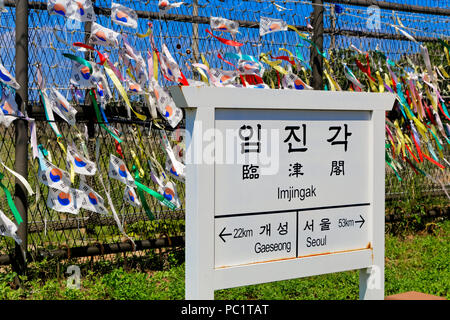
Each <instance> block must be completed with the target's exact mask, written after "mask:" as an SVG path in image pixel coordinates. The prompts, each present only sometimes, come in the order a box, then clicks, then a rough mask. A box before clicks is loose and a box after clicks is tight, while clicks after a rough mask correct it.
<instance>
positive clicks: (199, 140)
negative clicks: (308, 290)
mask: <svg viewBox="0 0 450 320" xmlns="http://www.w3.org/2000/svg"><path fill="white" fill-rule="evenodd" d="M171 93H172V96H173V98H174V100H175V102H176V104H177V105H178V106H179V107H182V108H184V109H185V110H186V147H187V154H186V299H195V300H197V299H214V290H219V289H225V288H231V287H237V286H244V285H253V284H258V283H265V282H272V281H280V280H287V279H293V278H301V277H307V276H314V275H319V274H325V273H332V272H342V271H347V270H360V299H384V177H385V167H384V154H385V153H384V148H385V145H384V139H385V112H386V111H387V110H390V109H391V108H392V106H393V104H394V99H395V98H394V96H393V95H391V94H374V93H354V92H329V91H296V90H261V89H241V88H198V87H173V88H171Z"/></svg>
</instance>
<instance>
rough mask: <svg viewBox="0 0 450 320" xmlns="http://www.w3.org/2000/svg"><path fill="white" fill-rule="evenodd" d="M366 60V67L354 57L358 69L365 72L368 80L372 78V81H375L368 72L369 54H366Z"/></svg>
mask: <svg viewBox="0 0 450 320" xmlns="http://www.w3.org/2000/svg"><path fill="white" fill-rule="evenodd" d="M366 61H367V67H365V66H363V64H362V63H361V62H360V61H359V60H358V59H356V65H357V66H358V68H359V70H361V71H362V72H364V73H365V74H367V76H368V77H369V78H370V80H372V81H373V82H376V80H375V79H374V77H372V75H371V74H370V63H369V54H366Z"/></svg>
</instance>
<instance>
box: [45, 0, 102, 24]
mask: <svg viewBox="0 0 450 320" xmlns="http://www.w3.org/2000/svg"><path fill="white" fill-rule="evenodd" d="M47 10H48V12H49V13H50V14H51V15H53V14H56V15H60V16H62V17H64V18H68V19H73V20H77V21H80V22H88V21H95V19H96V17H95V13H94V7H93V6H92V2H91V0H76V1H72V0H48V2H47Z"/></svg>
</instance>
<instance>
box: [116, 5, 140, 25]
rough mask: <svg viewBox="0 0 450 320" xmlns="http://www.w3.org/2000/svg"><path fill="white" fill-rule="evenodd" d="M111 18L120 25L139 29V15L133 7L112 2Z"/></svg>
mask: <svg viewBox="0 0 450 320" xmlns="http://www.w3.org/2000/svg"><path fill="white" fill-rule="evenodd" d="M111 20H112V21H113V22H114V23H117V24H118V25H121V26H124V27H130V28H133V29H137V27H138V24H137V20H138V16H137V14H136V11H134V10H133V9H130V8H127V7H125V6H122V5H120V4H118V3H115V2H111Z"/></svg>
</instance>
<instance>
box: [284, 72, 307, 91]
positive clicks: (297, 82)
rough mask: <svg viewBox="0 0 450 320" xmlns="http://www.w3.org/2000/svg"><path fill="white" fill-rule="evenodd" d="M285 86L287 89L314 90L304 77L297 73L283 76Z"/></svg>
mask: <svg viewBox="0 0 450 320" xmlns="http://www.w3.org/2000/svg"><path fill="white" fill-rule="evenodd" d="M282 83H283V87H284V88H285V89H293V90H312V89H313V88H312V87H310V86H308V85H307V84H306V83H305V82H304V81H303V80H302V79H300V78H299V77H298V76H297V75H296V74H294V73H289V74H287V75H285V76H284V77H283V80H282Z"/></svg>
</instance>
